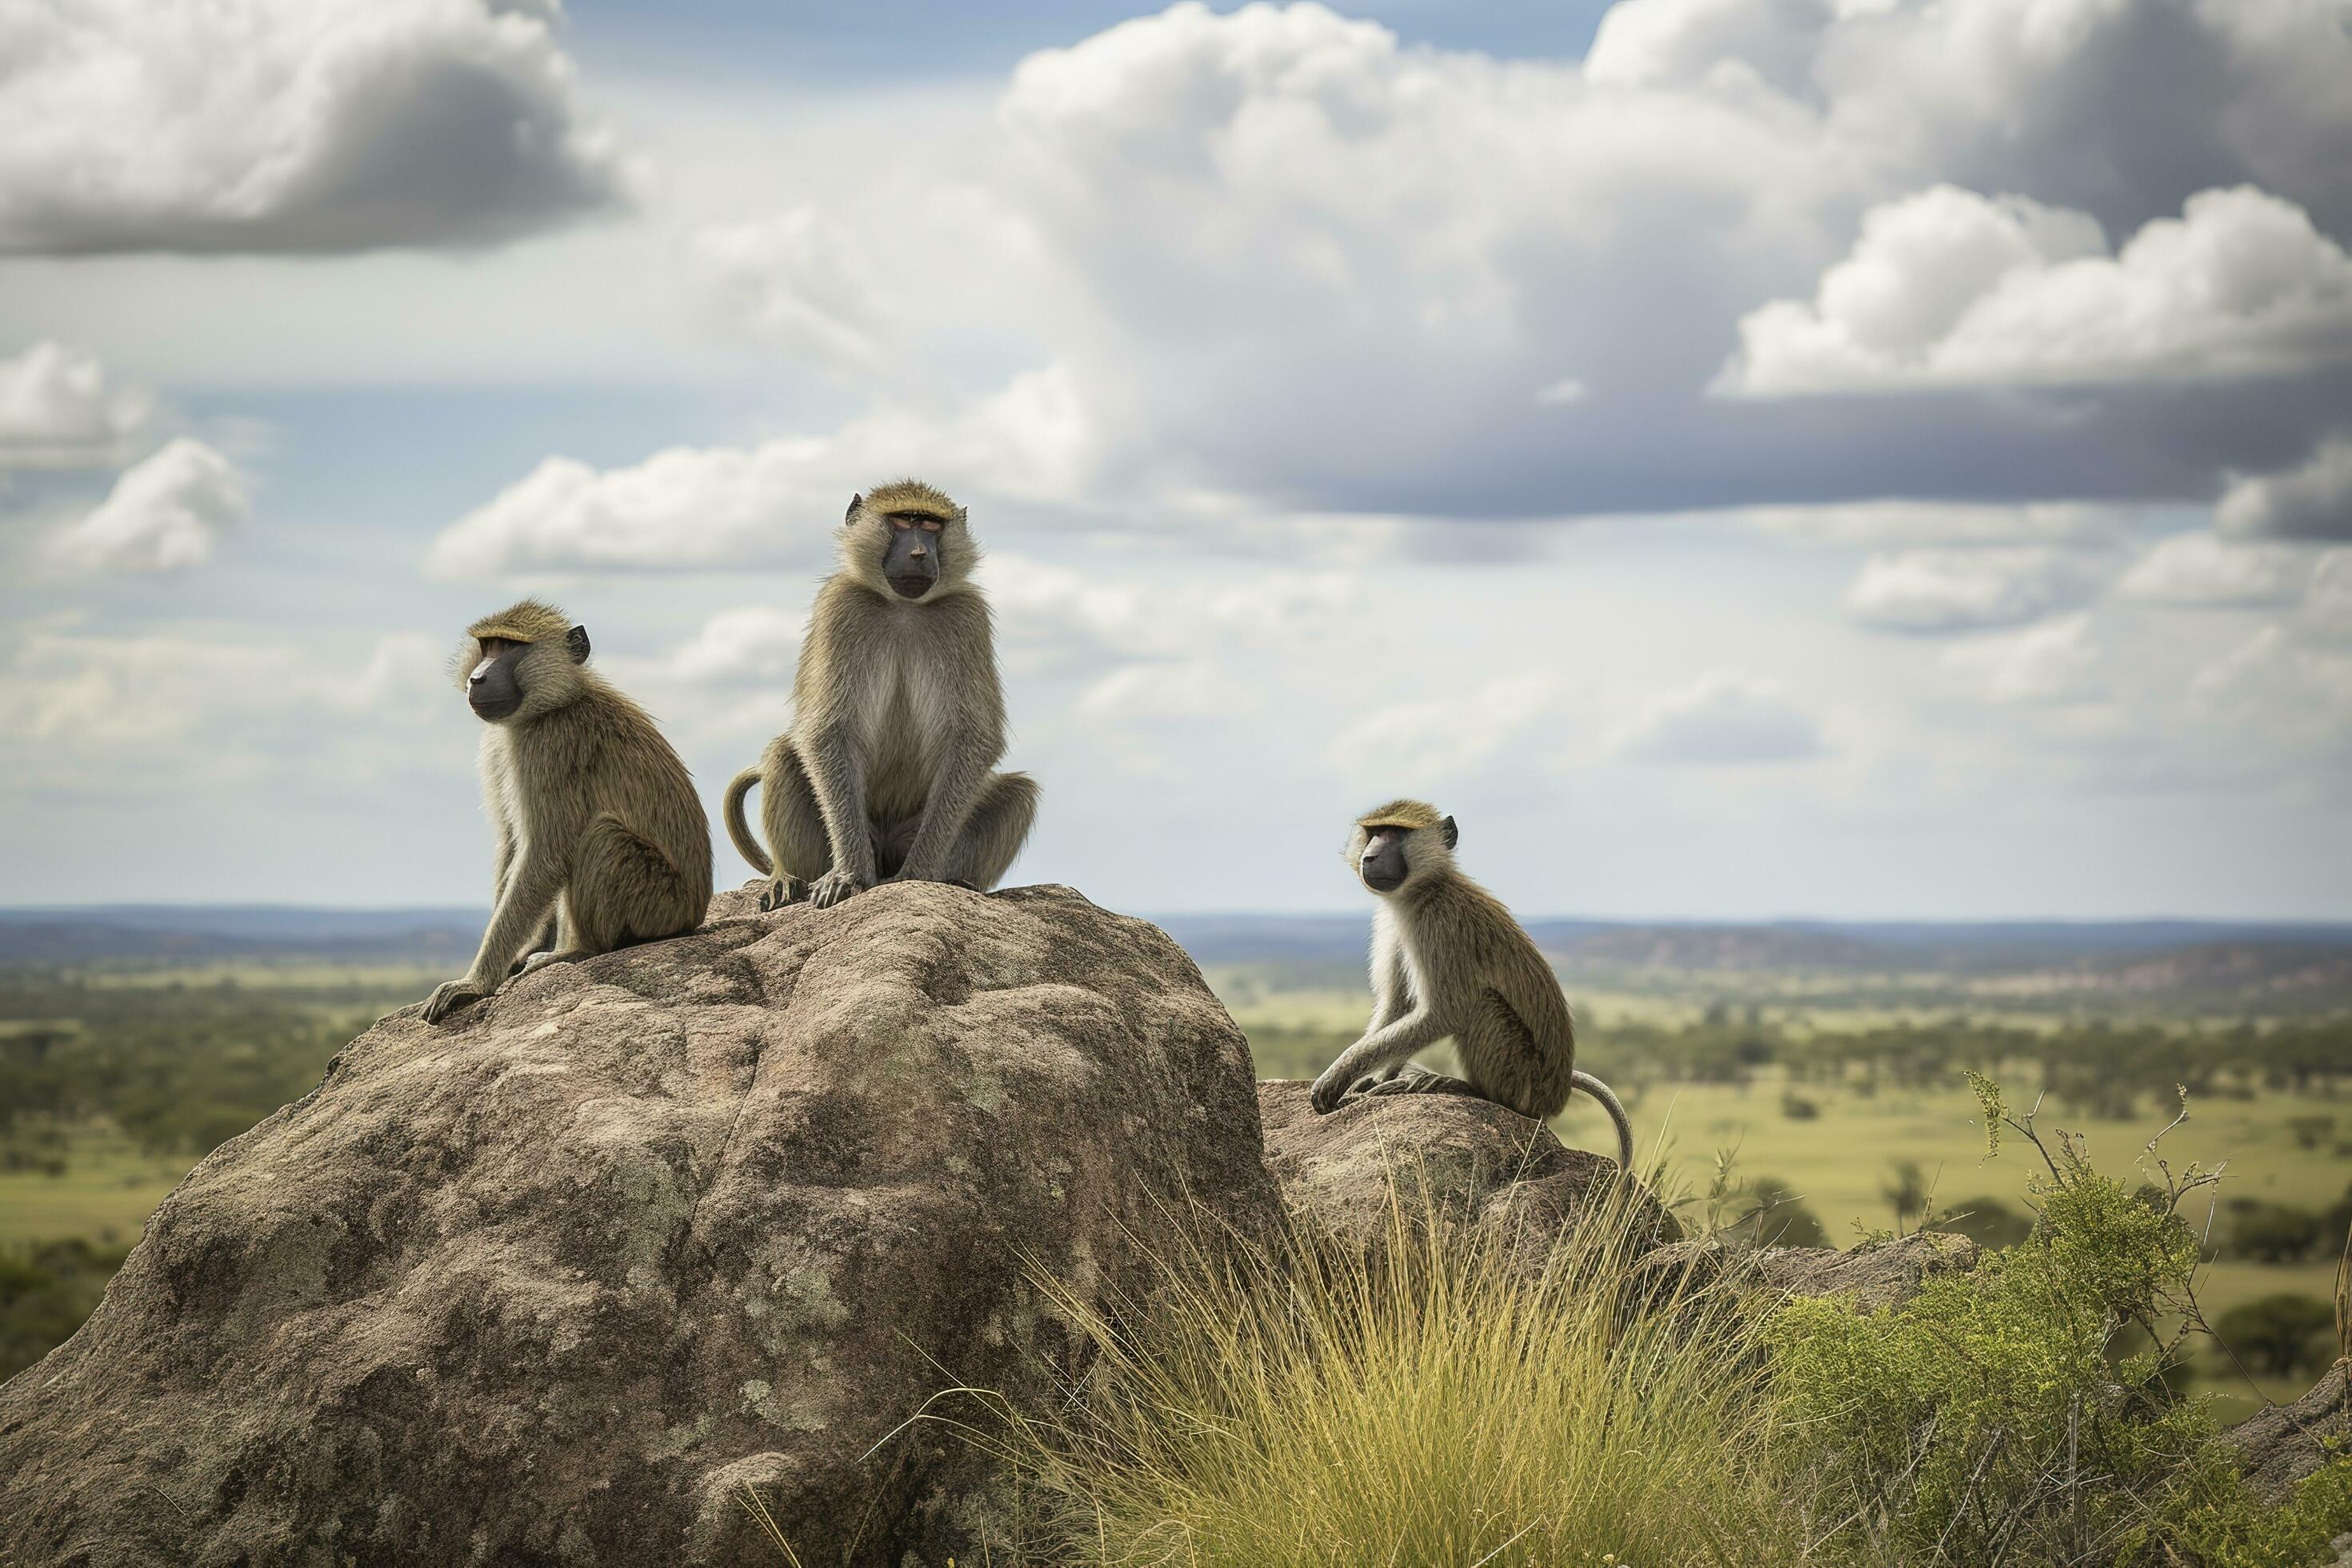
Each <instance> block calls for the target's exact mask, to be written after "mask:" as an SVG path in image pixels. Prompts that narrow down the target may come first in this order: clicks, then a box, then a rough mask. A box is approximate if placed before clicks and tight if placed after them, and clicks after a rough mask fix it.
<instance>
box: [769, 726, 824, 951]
mask: <svg viewBox="0 0 2352 1568" xmlns="http://www.w3.org/2000/svg"><path fill="white" fill-rule="evenodd" d="M767 764H768V766H767V771H766V773H764V774H762V775H761V780H760V825H761V826H762V827H763V828H765V829H766V830H767V835H768V853H769V855H770V856H771V857H772V858H773V859H774V860H775V863H776V868H775V870H774V871H773V872H772V873H771V874H770V876H769V878H768V888H767V891H765V892H764V893H762V894H761V895H760V907H761V909H762V910H780V909H782V908H783V907H784V906H785V905H786V904H790V903H796V902H798V901H799V900H802V899H804V898H806V897H807V896H808V889H809V884H810V883H811V882H814V881H815V880H816V879H818V878H819V877H822V876H824V874H825V873H826V872H827V871H830V870H831V869H833V840H832V839H831V838H830V837H827V836H826V834H825V830H824V809H823V808H822V807H820V806H819V805H817V803H816V789H815V786H814V785H813V784H810V783H809V776H808V769H807V768H806V767H805V766H803V764H802V763H801V754H800V752H798V751H797V750H796V749H794V747H793V742H792V737H791V736H789V735H787V736H783V737H782V738H780V739H779V740H778V741H777V742H775V744H774V745H773V746H772V748H771V749H770V750H769V752H768V756H767Z"/></svg>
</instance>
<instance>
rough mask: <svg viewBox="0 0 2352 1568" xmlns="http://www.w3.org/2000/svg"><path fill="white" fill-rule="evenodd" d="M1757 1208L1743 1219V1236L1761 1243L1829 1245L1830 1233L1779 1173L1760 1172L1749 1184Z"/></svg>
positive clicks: (1775, 1245) (1744, 1238)
mask: <svg viewBox="0 0 2352 1568" xmlns="http://www.w3.org/2000/svg"><path fill="white" fill-rule="evenodd" d="M1748 1196H1749V1197H1750V1198H1752V1199H1753V1200H1754V1212H1753V1213H1751V1214H1750V1215H1748V1218H1746V1219H1745V1220H1743V1221H1741V1222H1740V1224H1739V1226H1738V1231H1739V1232H1740V1236H1741V1239H1743V1240H1750V1241H1753V1242H1755V1243H1756V1245H1758V1246H1759V1247H1827V1246H1829V1245H1830V1233H1829V1232H1828V1230H1827V1229H1825V1228H1823V1226H1822V1221H1821V1216H1820V1215H1816V1214H1815V1213H1813V1211H1812V1209H1811V1206H1810V1205H1807V1204H1806V1202H1805V1200H1804V1196H1803V1194H1801V1193H1799V1192H1798V1191H1797V1190H1796V1188H1795V1187H1794V1186H1792V1185H1791V1184H1789V1183H1788V1182H1785V1181H1782V1180H1781V1179H1780V1177H1778V1176H1759V1177H1757V1178H1756V1180H1755V1182H1754V1183H1753V1184H1751V1185H1750V1186H1749V1187H1748Z"/></svg>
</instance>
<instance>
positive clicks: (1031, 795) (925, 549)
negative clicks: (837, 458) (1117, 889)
mask: <svg viewBox="0 0 2352 1568" xmlns="http://www.w3.org/2000/svg"><path fill="white" fill-rule="evenodd" d="M835 542H836V543H837V544H838V545H839V546H840V552H841V568H840V570H838V571H836V572H835V573H834V574H833V575H832V576H830V577H828V578H826V579H825V581H824V586H823V587H822V588H820V589H818V590H817V595H816V607H815V609H814V611H813V612H812V613H811V615H810V617H809V633H808V640H807V641H806V643H805V644H804V645H803V647H802V648H801V656H800V664H799V668H796V669H795V670H794V671H793V724H792V728H791V729H790V730H788V731H785V732H784V733H783V734H782V735H779V736H777V737H776V738H775V739H774V740H773V741H772V742H769V744H768V749H767V751H766V752H765V753H764V754H763V755H762V756H761V759H760V763H759V765H758V766H757V767H751V768H746V769H744V770H743V771H742V772H741V773H738V774H736V775H735V779H734V782H733V783H731V784H729V785H728V786H727V809H726V816H727V835H728V837H730V838H732V839H733V840H734V841H735V847H736V848H737V849H739V850H740V851H741V852H742V856H743V858H744V859H746V860H749V861H750V862H751V864H752V865H753V866H754V867H756V868H758V869H759V870H760V872H761V874H762V875H763V876H766V877H767V878H768V886H767V889H766V890H765V891H764V892H763V893H762V894H761V899H760V907H761V909H763V910H776V909H782V907H783V906H784V905H786V904H789V903H792V902H793V901H794V900H798V899H800V898H802V897H803V896H805V897H807V898H808V900H810V901H811V902H813V903H814V904H815V905H816V906H817V908H819V909H828V908H830V907H832V906H833V905H835V904H837V903H839V902H840V901H841V900H844V899H846V898H848V897H850V896H851V895H852V894H854V893H856V892H859V891H862V890H863V889H866V888H870V887H872V886H874V884H875V883H876V882H877V881H892V882H955V883H958V884H960V885H961V886H964V887H968V888H976V889H981V890H982V891H985V890H987V889H991V888H993V887H994V886H996V884H997V883H998V882H999V881H1001V880H1002V879H1003V876H1004V872H1005V869H1006V868H1008V867H1010V866H1011V865H1012V864H1013V857H1014V856H1015V855H1018V854H1019V853H1020V852H1021V846H1022V844H1023V842H1024V840H1026V839H1027V838H1028V837H1029V826H1030V824H1031V822H1033V821H1034V819H1035V817H1036V815H1037V785H1036V784H1035V782H1034V780H1032V779H1031V778H1030V777H1029V775H1028V774H1026V773H995V772H992V769H993V768H994V767H995V765H996V763H997V762H998V760H999V759H1000V758H1002V757H1003V755H1004V691H1003V687H1002V686H1000V685H999V684H998V682H997V677H996V643H995V639H994V637H993V636H992V633H991V631H990V626H989V617H988V601H987V600H986V599H985V598H984V597H982V595H981V591H980V589H979V587H978V585H977V584H974V583H973V582H972V581H971V568H972V563H973V562H974V561H975V560H976V559H977V558H978V553H979V552H978V551H977V549H976V548H975V547H974V546H973V544H972V542H971V530H970V528H969V526H968V524H967V521H966V518H965V515H964V509H963V508H961V507H960V506H958V505H956V503H955V502H954V501H952V500H949V499H948V497H947V496H946V495H944V494H943V493H941V492H940V491H939V490H936V489H932V488H931V487H930V486H929V485H927V484H923V483H921V482H920V481H919V480H915V479H905V480H902V481H900V482H899V483H897V484H891V485H883V486H880V487H878V488H877V489H873V490H870V491H867V492H866V493H865V494H863V495H856V496H852V497H850V498H849V510H848V512H847V514H846V515H845V516H844V518H843V519H842V522H841V529H840V531H839V532H838V533H837V534H836V535H835ZM753 784H758V785H759V786H760V818H761V826H763V827H764V828H766V830H767V841H768V847H769V848H770V849H772V851H773V855H772V856H771V855H770V854H769V853H768V852H767V851H765V850H763V849H762V848H761V845H760V843H759V841H758V840H757V839H755V838H753V837H751V830H750V828H749V827H747V826H745V824H744V821H743V796H744V795H745V794H746V793H747V792H748V791H749V790H750V789H751V786H752V785H753Z"/></svg>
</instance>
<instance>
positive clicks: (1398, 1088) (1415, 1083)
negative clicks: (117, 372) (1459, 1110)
mask: <svg viewBox="0 0 2352 1568" xmlns="http://www.w3.org/2000/svg"><path fill="white" fill-rule="evenodd" d="M1354 1092H1356V1093H1360V1094H1368V1095H1370V1094H1378V1095H1391V1094H1466V1095H1468V1096H1470V1097H1471V1098H1472V1099H1474V1100H1483V1099H1485V1098H1486V1096H1484V1095H1482V1094H1480V1093H1479V1092H1478V1091H1477V1090H1476V1089H1474V1088H1472V1087H1471V1086H1470V1084H1469V1082H1468V1081H1467V1080H1466V1079H1458V1078H1452V1077H1449V1076H1448V1075H1446V1074H1444V1073H1442V1072H1432V1071H1430V1070H1429V1069H1428V1068H1405V1070H1404V1071H1402V1072H1401V1073H1399V1074H1397V1075H1396V1077H1394V1078H1390V1079H1381V1081H1379V1082H1378V1083H1375V1084H1371V1085H1370V1086H1360V1087H1359V1088H1358V1089H1356V1090H1355V1091H1354Z"/></svg>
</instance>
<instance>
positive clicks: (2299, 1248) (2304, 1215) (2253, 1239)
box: [2230, 1203, 2322, 1263]
mask: <svg viewBox="0 0 2352 1568" xmlns="http://www.w3.org/2000/svg"><path fill="white" fill-rule="evenodd" d="M2321 1224H2322V1221H2321V1219H2320V1216H2319V1215H2315V1214H2313V1213H2312V1212H2311V1211H2310V1210H2309V1209H2299V1208H2290V1207H2289V1206H2287V1205H2284V1204H2262V1203H2257V1204H2248V1205H2245V1206H2243V1207H2242V1208H2240V1209H2238V1210H2237V1211H2236V1213H2235V1215H2233V1216H2232V1218H2231V1224H2230V1240H2231V1245H2232V1246H2233V1247H2235V1248H2236V1249H2237V1250H2238V1251H2239V1252H2241V1253H2242V1254H2244V1255H2245V1256H2246V1257H2248V1258H2252V1259H2254V1260H2255V1261H2256V1262H2258V1263H2300V1262H2302V1261H2303V1260H2304V1259H2305V1258H2308V1257H2310V1256H2311V1249H2312V1248H2313V1247H2316V1246H2318V1245H2319V1235H2320V1226H2321Z"/></svg>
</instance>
